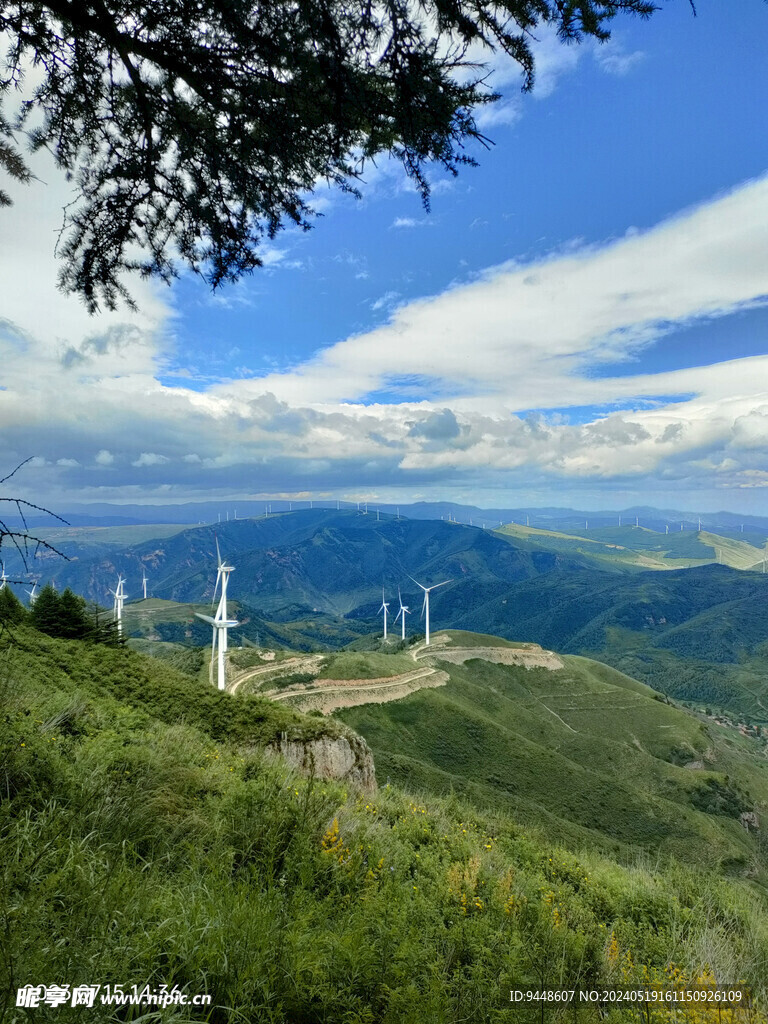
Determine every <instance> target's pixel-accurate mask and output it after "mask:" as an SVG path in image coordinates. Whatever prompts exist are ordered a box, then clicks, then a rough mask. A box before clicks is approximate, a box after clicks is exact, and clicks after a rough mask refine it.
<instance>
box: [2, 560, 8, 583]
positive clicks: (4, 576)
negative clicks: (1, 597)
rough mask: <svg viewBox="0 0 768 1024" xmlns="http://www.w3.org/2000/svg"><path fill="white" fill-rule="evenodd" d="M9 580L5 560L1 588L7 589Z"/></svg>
mask: <svg viewBox="0 0 768 1024" xmlns="http://www.w3.org/2000/svg"><path fill="white" fill-rule="evenodd" d="M7 580H8V574H7V573H6V571H5V562H3V574H2V576H0V590H5V584H6V581H7Z"/></svg>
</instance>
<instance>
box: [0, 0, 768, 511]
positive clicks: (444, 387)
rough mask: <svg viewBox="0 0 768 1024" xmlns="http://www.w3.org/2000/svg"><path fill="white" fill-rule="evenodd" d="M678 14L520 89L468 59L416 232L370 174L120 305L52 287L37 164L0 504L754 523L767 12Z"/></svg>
mask: <svg viewBox="0 0 768 1024" xmlns="http://www.w3.org/2000/svg"><path fill="white" fill-rule="evenodd" d="M696 7H697V16H696V17H694V16H693V14H692V12H691V9H690V6H689V4H688V3H687V2H686V0H668V2H666V3H664V4H663V5H662V10H660V11H659V12H657V13H656V14H655V15H654V16H653V17H652V18H651V19H650V20H649V21H640V20H637V19H627V18H620V19H617V20H616V21H615V22H614V28H613V34H612V39H611V41H610V42H609V43H607V44H604V45H602V46H601V45H598V44H595V43H592V42H590V43H587V44H584V45H582V46H578V47H576V46H568V47H564V46H562V45H561V44H560V43H558V42H557V40H556V39H554V38H552V37H550V36H548V35H546V34H540V36H539V39H538V41H537V43H536V55H537V62H538V73H537V80H536V85H535V87H534V90H533V92H532V93H531V94H522V93H521V92H520V79H519V75H518V73H517V69H516V68H514V66H510V64H509V63H507V62H504V61H502V60H499V59H498V58H496V57H494V56H493V55H489V58H488V59H490V60H491V62H492V65H493V68H494V77H493V79H492V84H493V85H494V87H495V88H497V89H498V90H499V91H500V92H502V93H503V98H502V100H501V101H500V102H499V103H498V104H497V105H495V107H493V108H485V109H484V110H483V111H482V115H481V118H480V121H481V125H482V127H483V130H484V132H485V133H486V134H487V135H488V136H489V137H490V138H492V140H493V143H494V144H493V146H492V147H491V148H490V150H489V151H487V152H486V151H485V150H483V149H482V148H481V147H479V146H477V147H475V148H474V149H470V150H469V153H470V155H472V156H474V157H476V159H477V160H478V161H479V164H480V166H479V167H476V168H469V167H468V168H464V169H462V170H461V172H460V174H459V176H458V177H457V178H452V177H449V176H446V175H445V174H440V173H437V172H435V173H434V174H433V176H432V178H433V191H432V201H431V208H430V210H429V211H426V210H425V209H424V208H423V207H422V205H421V202H420V199H419V196H418V194H417V192H416V191H415V189H414V188H413V186H412V184H411V183H410V182H409V181H408V179H407V177H406V176H405V174H404V172H403V171H402V169H401V168H400V167H399V165H396V164H395V163H393V162H391V161H387V160H381V161H379V162H378V164H377V165H376V166H371V167H369V168H368V169H367V171H366V173H365V176H364V178H365V181H364V184H363V185H362V186H361V191H362V198H361V199H359V200H356V199H354V198H353V197H352V196H349V195H346V194H342V193H339V192H333V191H330V190H327V189H325V188H323V189H322V190H320V191H319V192H318V193H317V195H316V197H315V202H314V205H315V207H316V209H317V210H318V212H319V213H320V214H321V216H319V217H318V218H317V222H316V227H315V228H314V229H313V230H312V231H310V232H296V231H288V232H283V233H282V234H280V235H278V236H277V237H276V238H275V239H274V241H273V242H272V243H270V245H269V247H268V249H267V250H266V251H265V252H264V253H263V255H264V258H265V266H264V268H263V269H261V270H258V271H256V272H255V273H254V274H253V275H252V276H249V277H247V278H245V279H244V280H242V281H241V282H240V283H238V284H237V285H234V286H227V287H224V288H222V289H221V290H220V291H217V292H216V293H211V291H210V290H209V289H208V288H207V286H206V285H205V283H204V282H203V281H201V280H200V279H199V278H196V277H194V276H193V275H191V274H182V275H181V277H180V279H179V280H178V281H176V282H175V283H174V284H173V285H172V287H170V288H168V287H166V286H165V285H162V284H158V283H149V282H146V281H140V280H131V279H128V280H127V282H126V283H127V284H128V287H129V289H130V290H131V292H132V294H133V296H134V298H135V300H136V302H137V305H138V311H137V312H135V313H134V312H130V311H129V310H127V309H125V308H123V309H120V310H118V311H116V312H114V313H105V314H99V315H97V316H89V314H88V313H87V312H86V310H85V308H84V306H83V305H82V303H81V302H80V301H79V300H78V299H77V298H76V297H73V296H65V295H63V294H61V293H60V292H59V291H58V290H57V288H56V276H57V272H58V264H57V259H56V257H55V255H54V247H55V242H56V237H57V233H58V229H59V226H60V222H61V211H62V208H63V206H64V205H65V203H66V202H67V201H68V199H69V198H70V195H71V194H70V193H69V191H68V190H69V186H68V184H67V183H66V182H65V181H64V180H63V178H62V176H61V175H60V174H59V173H58V172H57V171H56V169H55V167H53V165H52V162H50V161H49V160H48V159H47V158H46V157H45V154H43V155H42V157H37V158H36V162H35V163H34V165H33V167H34V170H35V172H36V174H37V176H38V179H39V180H38V181H36V182H33V183H32V184H31V185H29V186H26V187H21V186H16V185H14V186H11V185H5V187H6V190H7V191H11V192H12V193H13V194H14V197H15V200H16V201H15V205H14V206H13V207H11V208H10V209H0V240H1V241H2V244H1V245H0V470H3V471H4V472H8V471H10V470H11V469H12V468H13V467H14V466H15V465H17V464H18V463H19V462H21V461H23V460H24V459H27V458H30V457H31V459H32V460H31V461H30V462H29V463H27V465H26V466H25V467H24V468H23V469H22V470H20V471H19V473H18V474H17V475H16V476H15V477H14V480H13V488H12V490H11V489H10V488H11V484H10V481H9V482H8V483H6V484H5V485H4V491H3V492H4V493H14V494H17V495H19V496H21V497H23V498H26V499H27V500H31V501H35V502H38V503H43V504H47V505H48V506H49V507H51V508H54V509H58V510H64V509H65V508H66V506H67V503H68V502H70V503H72V502H77V503H82V502H87V501H99V502H103V501H112V502H121V501H123V502H146V503H154V502H158V503H169V502H184V501H190V500H202V499H209V498H216V497H221V498H222V499H229V498H237V497H240V498H258V497H262V496H271V497H285V498H296V499H300V498H302V497H303V498H310V497H314V498H318V499H319V498H342V499H347V500H368V501H373V500H377V499H378V500H381V501H402V502H409V501H419V500H453V501H461V502H468V503H472V504H476V505H481V506H483V505H485V506H488V507H490V506H496V507H504V506H505V507H515V506H535V505H559V506H573V507H579V508H585V509H592V508H604V509H608V508H615V509H620V508H623V507H627V506H630V505H634V504H637V503H638V502H639V503H642V504H645V505H657V506H659V507H667V508H670V507H673V508H679V509H689V510H694V511H695V510H698V511H716V510H719V509H729V510H732V511H735V512H745V513H753V514H762V515H766V514H768V137H767V136H766V133H765V130H764V121H765V111H764V107H765V99H764V98H765V96H766V95H768V63H766V61H765V59H764V39H765V37H766V30H767V29H768V5H767V4H765V3H764V2H763V0H739V3H738V4H733V5H730V4H729V5H728V14H729V20H727V21H726V20H725V15H724V5H723V4H722V3H721V2H720V0H697V5H696ZM4 184H5V183H4ZM2 475H3V473H2V472H0V476H2Z"/></svg>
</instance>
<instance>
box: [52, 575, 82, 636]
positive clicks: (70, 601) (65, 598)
mask: <svg viewBox="0 0 768 1024" xmlns="http://www.w3.org/2000/svg"><path fill="white" fill-rule="evenodd" d="M89 629H90V622H89V621H88V618H87V617H86V614H85V601H84V600H83V598H82V597H78V596H77V595H76V594H73V593H72V591H71V590H70V589H69V587H67V589H66V590H65V591H64V592H63V594H62V595H61V597H60V598H59V632H58V633H57V634H56V635H57V636H60V637H62V639H64V640H82V639H84V638H85V636H86V634H87V633H88V631H89Z"/></svg>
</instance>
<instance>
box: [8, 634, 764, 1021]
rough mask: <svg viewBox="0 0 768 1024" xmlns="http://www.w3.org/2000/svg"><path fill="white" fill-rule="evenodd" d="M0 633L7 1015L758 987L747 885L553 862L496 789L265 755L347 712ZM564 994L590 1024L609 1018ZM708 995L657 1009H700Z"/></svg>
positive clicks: (306, 1013)
mask: <svg viewBox="0 0 768 1024" xmlns="http://www.w3.org/2000/svg"><path fill="white" fill-rule="evenodd" d="M0 647H2V650H1V651H0V657H1V658H2V662H1V665H2V669H1V670H0V691H1V696H2V702H3V709H4V728H3V731H2V734H0V878H2V885H1V886H0V919H1V920H2V922H3V927H2V929H0V1019H2V1020H3V1021H5V1020H23V1019H27V1016H28V1017H29V1019H39V1020H41V1021H44V1020H54V1019H55V1020H57V1021H63V1022H70V1021H75V1020H78V1021H80V1020H82V1019H84V1015H83V1012H82V1011H81V1009H80V1008H79V1007H76V1008H71V1007H69V1006H68V1005H67V1004H65V1005H62V1006H58V1007H56V1008H55V1009H49V1008H48V1007H41V1008H39V1009H37V1010H34V1011H31V1012H29V1011H24V1010H22V1011H19V1010H16V1009H15V1008H14V1006H13V998H14V994H15V992H16V990H17V988H19V987H21V986H24V985H38V984H41V983H42V984H46V985H52V984H54V983H59V984H66V985H71V986H76V985H81V984H91V985H92V984H100V985H102V986H104V985H105V984H107V983H110V984H113V985H114V984H116V983H120V984H123V985H124V986H125V987H126V991H127V992H130V986H131V985H133V984H136V985H137V986H138V987H139V988H141V987H142V986H144V985H145V984H146V985H147V986H148V988H149V990H150V991H158V990H160V988H161V986H162V985H166V986H168V989H169V990H172V989H173V988H174V986H178V990H179V991H181V992H182V993H184V994H185V995H187V996H189V997H191V996H193V995H196V994H203V995H206V996H209V997H210V1000H211V1002H210V1005H209V1006H205V1007H203V1008H201V1009H200V1010H193V1011H192V1012H191V1013H190V1011H189V1009H183V1008H178V1007H177V1008H172V1007H171V1008H167V1009H166V1010H164V1011H163V1012H162V1016H161V1014H160V1011H159V1010H158V1008H157V1007H155V1008H153V1007H151V1006H150V1007H148V1008H147V1007H138V1006H127V1005H124V1006H122V1007H110V1006H106V1005H103V1004H100V1002H99V1000H97V1003H96V1007H95V1008H94V1009H93V1010H88V1011H87V1014H88V1016H89V1017H92V1018H93V1019H94V1020H99V1021H118V1020H131V1019H133V1020H138V1019H143V1020H146V1021H149V1020H152V1021H155V1020H160V1019H162V1020H163V1021H203V1020H205V1021H210V1022H213V1024H241V1022H243V1021H269V1022H271V1024H310V1022H312V1024H314V1022H320V1021H321V1022H328V1024H330V1022H336V1021H343V1022H345V1024H372V1022H377V1024H378V1022H381V1024H403V1022H404V1024H417V1022H418V1024H424V1022H427V1024H433V1022H434V1024H444V1022H445V1024H447V1022H449V1021H458V1020H469V1021H472V1022H473V1024H474V1022H477V1024H485V1022H488V1024H498V1022H501V1021H506V1020H514V1021H516V1022H523V1024H528V1022H530V1024H534V1022H535V1021H540V1020H541V1019H542V1018H543V1016H544V1012H543V1009H542V1007H541V1005H536V1006H533V1007H527V1006H523V1007H518V1008H515V1009H511V1008H510V1006H509V991H510V989H514V988H519V987H528V986H532V987H539V986H540V985H541V984H542V983H549V984H554V985H555V986H558V987H573V986H576V985H582V986H583V987H585V988H597V987H601V986H602V987H605V986H608V985H611V984H621V985H632V986H638V985H640V984H649V983H650V984H669V981H670V979H671V978H672V977H674V978H676V979H677V981H678V983H685V982H689V983H692V982H695V981H697V980H700V979H702V978H715V980H717V981H720V982H724V983H727V981H728V980H731V981H733V980H737V979H739V978H744V979H745V981H746V983H747V984H749V985H751V986H752V988H753V990H754V991H755V993H756V997H757V999H758V1000H760V999H761V998H764V996H765V973H764V971H762V965H763V964H764V963H765V960H766V951H767V950H768V929H767V928H766V900H765V894H764V891H763V890H762V888H760V887H759V886H756V885H755V883H754V882H753V883H747V882H743V881H740V880H735V879H732V880H728V879H725V878H722V877H718V876H717V875H715V874H712V873H707V872H704V871H702V870H700V869H698V868H696V867H693V866H690V865H689V866H684V865H683V864H680V863H671V862H670V863H669V864H667V865H665V864H663V863H659V862H656V857H655V854H654V855H653V856H652V859H651V860H649V861H647V862H646V861H643V860H642V859H638V851H637V850H636V849H634V850H631V851H628V852H629V856H628V858H627V861H628V863H626V864H625V865H624V866H622V864H620V863H619V862H618V861H617V860H615V859H612V858H610V857H607V856H606V855H601V854H599V853H598V852H595V851H594V849H593V851H592V852H588V851H586V852H585V851H582V852H574V851H573V850H572V851H567V850H565V849H563V848H562V847H558V846H557V845H556V843H554V842H553V839H552V836H549V835H547V834H546V833H547V831H548V829H546V828H545V829H541V830H537V829H535V828H526V827H522V826H521V825H520V823H519V820H516V819H515V817H513V816H512V815H511V814H510V813H509V811H508V808H507V806H506V805H505V804H504V803H503V802H499V803H498V804H497V806H496V807H495V808H494V809H485V810H483V809H480V808H479V807H478V806H474V805H473V804H472V803H471V802H470V801H468V800H466V799H459V798H457V797H456V796H452V797H440V796H437V795H426V794H425V795H423V796H422V797H421V798H419V799H414V797H412V796H409V795H408V794H407V793H405V792H403V791H402V790H400V789H398V788H397V787H396V786H390V787H384V788H382V789H380V790H379V791H378V792H377V793H370V792H368V793H365V792H361V791H359V790H356V789H354V787H349V786H344V785H342V784H340V783H338V782H333V781H325V782H323V781H320V780H319V779H318V778H317V777H312V776H309V777H303V776H299V775H296V774H295V773H294V772H292V771H291V770H290V769H289V768H288V767H287V765H286V764H285V763H283V762H281V761H280V760H275V759H272V758H267V757H266V756H265V754H264V744H265V743H268V742H269V741H270V740H271V739H273V738H274V737H275V733H276V732H277V733H278V734H279V733H283V732H286V733H288V735H289V736H291V737H292V738H293V740H294V741H295V742H302V741H305V740H307V739H308V738H310V737H314V738H319V737H325V738H326V740H328V741H329V742H330V741H332V740H333V739H334V738H337V737H338V736H339V735H341V734H343V727H342V726H340V725H339V724H338V723H335V722H333V721H329V720H327V719H321V718H317V717H311V716H310V717H309V718H307V717H304V716H300V715H297V714H296V713H294V712H290V711H287V710H286V709H284V708H279V707H276V706H273V705H269V704H268V703H267V702H265V701H263V700H259V699H258V698H253V697H243V698H241V697H239V696H238V697H233V696H230V695H228V694H220V693H217V692H216V691H214V690H212V689H210V688H208V687H206V686H204V685H203V684H201V683H198V682H196V681H194V680H192V679H190V678H189V677H187V676H184V675H182V674H180V673H177V672H175V671H174V670H173V669H172V668H171V667H169V666H167V665H164V664H163V663H161V662H159V661H156V660H152V659H149V658H147V657H143V656H142V655H140V654H137V653H135V652H133V651H130V650H126V649H105V648H102V647H99V646H87V645H85V644H83V643H81V642H75V641H69V642H67V641H61V640H54V639H51V638H47V637H42V636H41V635H39V634H36V633H34V632H33V631H31V630H28V629H25V628H23V627H17V628H15V631H14V634H13V636H12V638H11V642H10V643H9V639H8V633H7V631H6V632H5V633H4V634H3V636H2V638H0ZM472 664H473V663H469V664H468V667H467V671H471V668H472ZM600 671H603V670H600V669H590V673H591V674H592V679H593V684H594V686H595V687H597V688H598V689H599V672H600ZM605 671H607V670H605ZM595 673H597V674H598V675H595ZM613 675H615V674H613ZM581 678H582V679H586V676H584V675H582V677H581ZM611 678H612V680H613V676H611ZM471 685H474V686H477V685H478V684H477V683H474V684H471ZM611 685H615V688H616V691H617V692H619V691H621V692H623V693H624V694H625V696H626V698H627V699H632V700H636V699H639V698H642V697H643V696H644V695H643V688H642V687H638V685H637V684H636V683H633V682H632V681H625V682H624V683H623V684H620V683H618V682H616V681H615V680H613V682H612V683H611ZM497 688H498V687H497ZM446 689H447V688H446ZM497 699H498V698H497ZM408 703H409V702H408V701H404V702H403V706H407V705H408ZM564 710H565V709H564V708H563V707H562V706H561V707H560V710H559V712H558V713H562V712H563V711H564ZM662 711H664V712H665V713H667V714H670V713H671V711H670V709H665V708H662ZM427 724H428V723H425V722H424V721H423V720H422V721H419V722H414V723H413V724H412V728H413V729H414V731H419V730H421V729H422V728H423V727H424V726H425V725H427ZM642 737H643V739H644V742H645V743H649V742H650V739H649V732H648V729H647V728H646V727H643V731H642ZM688 739H689V740H690V742H691V743H692V744H693V743H694V741H695V740H696V734H695V731H694V733H692V734H691V735H690V736H689V737H688ZM720 835H721V830H719V829H718V828H717V827H715V826H713V836H715V837H716V838H717V837H718V836H720ZM721 841H722V840H721ZM101 994H103V993H100V996H101ZM100 996H99V998H100ZM576 1009H577V1010H578V1013H576V1012H574V1019H576V1020H580V1021H584V1022H585V1024H597V1022H598V1021H599V1020H603V1019H605V1017H604V1016H603V1014H602V1013H600V1012H599V1010H598V1008H597V1007H593V1006H586V1007H578V1008H576ZM607 1009H609V1010H610V1008H607ZM717 1009H718V1012H716V1013H715V1012H713V1014H712V1015H710V1016H708V1015H707V1014H706V1012H705V1013H704V1014H703V1015H702V1010H701V1008H699V1007H697V1008H696V1014H697V1015H696V1016H695V1017H694V1016H693V1015H692V1014H689V1013H687V1012H686V1011H687V1008H685V1007H684V1008H682V1009H681V1010H680V1011H678V1016H677V1018H676V1019H677V1020H680V1021H683V1022H688V1021H690V1024H694V1022H696V1024H702V1022H703V1024H708V1022H709V1021H710V1020H711V1022H712V1024H715V1022H716V1021H717V1020H719V1019H720V1013H719V1009H720V1008H717ZM570 1013H571V1009H570V1008H569V1016H568V1018H567V1019H569V1020H570V1019H571V1016H570ZM560 1016H561V1014H560V1013H559V1011H553V1012H552V1015H550V1014H549V1013H548V1014H547V1017H548V1019H559V1017H560ZM563 1019H565V1018H563ZM608 1019H609V1020H611V1021H616V1022H618V1021H619V1020H623V1019H625V1018H624V1017H623V1015H622V1014H618V1015H617V1013H616V1011H613V1016H609V1017H608ZM647 1019H648V1021H650V1022H651V1024H657V1021H658V1024H661V1021H662V1020H666V1019H667V1018H666V1017H660V1016H657V1015H656V1012H655V1010H653V1009H649V1013H648V1015H647ZM750 1020H751V1021H753V1022H754V1024H764V1022H765V1015H764V1014H763V1013H761V1012H760V1011H759V1010H756V1011H754V1013H753V1015H752V1017H751V1018H750Z"/></svg>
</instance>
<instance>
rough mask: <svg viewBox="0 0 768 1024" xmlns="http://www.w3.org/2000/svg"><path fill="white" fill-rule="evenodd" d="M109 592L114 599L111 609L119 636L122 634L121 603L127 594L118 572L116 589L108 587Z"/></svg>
mask: <svg viewBox="0 0 768 1024" xmlns="http://www.w3.org/2000/svg"><path fill="white" fill-rule="evenodd" d="M109 592H110V594H112V595H113V597H114V599H115V601H114V604H113V605H112V611H113V614H114V616H115V622H116V623H117V632H118V634H119V635H120V636H122V635H123V604H124V603H125V599H126V597H127V596H128V595H127V594H126V592H125V580H124V579H123V577H122V576H120V575H119V574H118V577H117V590H112V589H110V591H109Z"/></svg>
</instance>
